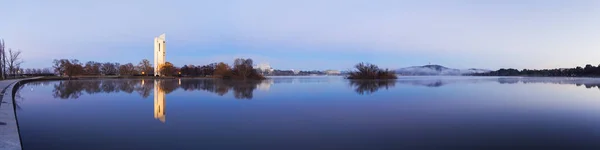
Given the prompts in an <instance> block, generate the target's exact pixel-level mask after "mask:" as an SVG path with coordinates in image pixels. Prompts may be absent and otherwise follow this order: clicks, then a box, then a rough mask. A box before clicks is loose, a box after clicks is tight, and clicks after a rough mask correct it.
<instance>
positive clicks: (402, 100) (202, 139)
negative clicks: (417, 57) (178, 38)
mask: <svg viewBox="0 0 600 150" xmlns="http://www.w3.org/2000/svg"><path fill="white" fill-rule="evenodd" d="M599 85H600V80H599V79H593V78H530V77H439V76H434V77H400V78H399V79H398V80H392V81H386V80H380V81H365V80H346V79H343V78H342V77H272V78H269V79H267V80H263V81H227V80H214V79H171V80H129V79H119V80H72V81H44V82H32V83H28V84H26V85H25V86H23V87H21V89H20V90H19V92H18V95H17V97H16V101H17V104H18V108H17V115H18V119H19V126H20V132H21V138H22V141H23V147H24V148H25V149H494V148H499V149H597V148H600V144H598V142H597V141H600V101H599V100H600V86H599Z"/></svg>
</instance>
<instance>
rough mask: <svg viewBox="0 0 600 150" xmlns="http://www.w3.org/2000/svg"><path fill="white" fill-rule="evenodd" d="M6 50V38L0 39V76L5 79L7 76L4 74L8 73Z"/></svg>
mask: <svg viewBox="0 0 600 150" xmlns="http://www.w3.org/2000/svg"><path fill="white" fill-rule="evenodd" d="M5 50H6V44H5V43H4V39H2V40H0V77H1V78H2V79H4V78H5V77H6V76H4V74H5V73H6V71H5V70H6V69H5V68H6V65H5V64H6V63H5V61H4V60H5V58H6V56H5V54H6V53H5V52H4V51H5Z"/></svg>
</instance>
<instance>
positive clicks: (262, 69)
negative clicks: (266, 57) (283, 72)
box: [254, 63, 273, 74]
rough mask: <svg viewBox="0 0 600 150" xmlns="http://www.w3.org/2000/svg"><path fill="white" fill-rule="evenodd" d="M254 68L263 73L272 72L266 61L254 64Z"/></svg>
mask: <svg viewBox="0 0 600 150" xmlns="http://www.w3.org/2000/svg"><path fill="white" fill-rule="evenodd" d="M254 68H255V69H257V70H258V71H259V72H261V73H263V74H269V73H271V72H273V68H272V67H271V65H269V64H268V63H262V64H258V65H256V66H254Z"/></svg>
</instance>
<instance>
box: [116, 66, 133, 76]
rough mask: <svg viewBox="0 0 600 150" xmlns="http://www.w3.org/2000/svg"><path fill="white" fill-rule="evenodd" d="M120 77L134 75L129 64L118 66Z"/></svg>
mask: <svg viewBox="0 0 600 150" xmlns="http://www.w3.org/2000/svg"><path fill="white" fill-rule="evenodd" d="M119 74H120V75H133V74H135V67H134V66H133V64H131V63H127V64H124V65H121V66H119Z"/></svg>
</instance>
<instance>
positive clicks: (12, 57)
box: [7, 49, 23, 75]
mask: <svg viewBox="0 0 600 150" xmlns="http://www.w3.org/2000/svg"><path fill="white" fill-rule="evenodd" d="M8 54H9V56H8V64H7V65H8V70H9V71H10V74H13V75H16V74H17V73H18V72H19V67H20V66H21V64H22V63H23V60H21V50H16V51H13V50H12V49H8Z"/></svg>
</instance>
